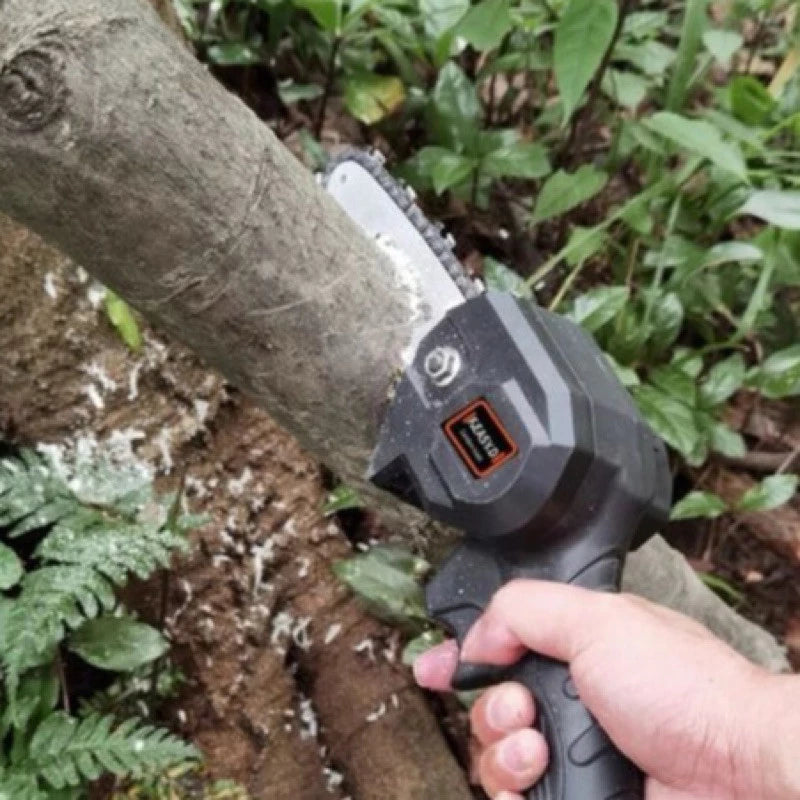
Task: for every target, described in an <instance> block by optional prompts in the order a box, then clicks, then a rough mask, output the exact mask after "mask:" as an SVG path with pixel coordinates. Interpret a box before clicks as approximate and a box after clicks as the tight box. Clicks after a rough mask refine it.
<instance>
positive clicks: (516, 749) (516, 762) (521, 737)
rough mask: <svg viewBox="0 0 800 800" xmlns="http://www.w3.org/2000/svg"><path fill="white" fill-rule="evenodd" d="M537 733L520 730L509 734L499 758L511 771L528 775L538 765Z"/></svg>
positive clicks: (501, 748)
mask: <svg viewBox="0 0 800 800" xmlns="http://www.w3.org/2000/svg"><path fill="white" fill-rule="evenodd" d="M535 736H536V734H535V733H534V732H533V731H532V730H530V731H520V732H519V733H516V734H514V735H513V736H509V737H508V739H506V740H505V741H504V742H503V743H502V744H501V745H500V752H499V753H498V760H499V761H500V763H501V764H502V766H504V767H505V768H506V769H507V770H509V772H512V773H514V774H515V775H526V774H527V773H529V772H530V771H531V770H532V769H533V768H534V767H535V766H536V755H537V754H536V741H535Z"/></svg>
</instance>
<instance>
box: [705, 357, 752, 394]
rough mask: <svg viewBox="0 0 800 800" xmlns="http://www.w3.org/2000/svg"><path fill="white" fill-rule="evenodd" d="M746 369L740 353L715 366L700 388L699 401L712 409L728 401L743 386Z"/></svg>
mask: <svg viewBox="0 0 800 800" xmlns="http://www.w3.org/2000/svg"><path fill="white" fill-rule="evenodd" d="M746 373H747V367H746V366H745V363H744V358H742V356H741V354H740V353H736V354H734V355H732V356H730V358H726V359H725V360H724V361H720V362H719V363H718V364H715V365H714V366H713V367H712V368H711V370H710V372H709V373H708V377H707V378H706V379H705V380H704V381H703V383H702V384H701V386H700V400H701V402H702V404H703V405H704V406H706V407H707V408H714V407H715V406H719V405H722V403H724V402H726V401H727V400H730V399H731V397H733V395H735V394H736V392H738V391H739V389H741V388H742V386H744V380H745V376H746Z"/></svg>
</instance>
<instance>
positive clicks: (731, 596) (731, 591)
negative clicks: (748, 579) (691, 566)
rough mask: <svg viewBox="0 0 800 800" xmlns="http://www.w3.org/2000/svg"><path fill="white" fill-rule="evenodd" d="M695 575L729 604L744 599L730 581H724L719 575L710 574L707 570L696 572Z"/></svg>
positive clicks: (735, 603) (737, 602) (736, 603)
mask: <svg viewBox="0 0 800 800" xmlns="http://www.w3.org/2000/svg"><path fill="white" fill-rule="evenodd" d="M697 577H698V578H700V580H701V581H703V583H704V584H705V585H706V586H708V588H709V589H711V590H712V591H714V592H716V593H717V594H718V595H719V596H720V597H721V598H722V599H723V600H724V601H725V602H726V603H728V604H729V605H738V604H739V603H741V602H742V601H743V600H744V594H743V593H742V592H740V591H739V590H738V589H737V588H736V587H735V586H734V585H733V584H732V583H730V581H726V580H725V578H720V576H719V575H712V574H711V573H709V572H698V573H697Z"/></svg>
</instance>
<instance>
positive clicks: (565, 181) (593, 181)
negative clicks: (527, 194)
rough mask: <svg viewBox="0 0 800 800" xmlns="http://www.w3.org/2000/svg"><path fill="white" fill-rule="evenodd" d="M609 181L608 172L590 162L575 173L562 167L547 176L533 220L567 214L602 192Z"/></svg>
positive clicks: (541, 220) (537, 200) (537, 220)
mask: <svg viewBox="0 0 800 800" xmlns="http://www.w3.org/2000/svg"><path fill="white" fill-rule="evenodd" d="M607 182H608V175H606V173H605V172H601V171H600V170H599V169H597V168H596V167H593V166H591V165H590V164H586V165H585V166H583V167H581V168H580V169H579V170H578V171H577V172H574V173H572V174H570V173H568V172H564V170H559V171H558V172H556V173H554V174H553V175H552V177H550V178H548V180H547V181H546V183H545V184H544V186H543V187H542V190H541V192H540V193H539V196H538V197H537V198H536V207H535V208H534V210H533V223H534V224H536V223H539V222H543V221H544V220H546V219H552V218H553V217H557V216H559V215H561V214H566V213H567V212H568V211H571V210H572V209H573V208H576V207H577V206H579V205H581V204H583V203H585V202H586V201H587V200H591V199H592V198H593V197H595V196H596V195H597V194H599V193H600V192H601V191H602V190H603V188H604V187H605V185H606V183H607Z"/></svg>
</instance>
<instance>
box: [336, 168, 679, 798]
mask: <svg viewBox="0 0 800 800" xmlns="http://www.w3.org/2000/svg"><path fill="white" fill-rule="evenodd" d="M348 170H349V176H350V180H351V181H355V183H356V186H355V187H354V186H352V185H351V186H350V187H349V189H348V192H349V194H351V195H352V196H353V198H354V199H353V200H352V202H350V201H347V200H345V201H344V202H343V201H342V199H341V198H342V196H341V195H340V197H338V198H337V199H339V200H340V202H343V205H344V207H345V209H346V210H347V209H348V206H349V205H356V206H358V209H359V210H357V211H355V212H354V215H353V216H354V218H355V219H356V220H357V221H358V222H359V224H361V225H362V228H364V229H365V231H366V232H367V233H368V234H371V235H373V236H379V235H380V236H390V237H394V244H395V246H397V247H399V248H400V249H401V250H403V252H406V253H409V252H414V248H415V247H418V246H419V239H414V238H412V236H411V234H410V233H409V232H408V225H409V224H410V227H411V230H412V231H414V232H415V234H416V235H417V236H418V237H421V239H422V240H423V241H425V242H427V244H428V252H427V258H428V265H426V266H422V265H421V266H420V269H421V270H423V271H424V272H425V273H426V275H427V278H426V280H427V281H428V283H429V284H431V282H436V281H439V282H441V281H447V280H450V281H451V283H448V284H446V287H447V290H446V291H445V292H444V293H443V294H442V297H443V298H446V301H445V302H443V304H442V307H441V310H440V314H439V315H438V319H433V320H429V321H428V323H427V324H426V325H425V327H424V328H423V329H421V330H420V331H419V334H418V338H417V340H416V341H415V343H414V350H413V353H414V354H413V358H412V360H411V362H410V363H409V364H408V365H407V367H406V369H405V371H404V374H403V376H402V378H401V380H400V382H399V384H398V385H397V387H396V392H395V395H394V397H393V400H392V402H391V404H390V406H389V408H388V410H387V412H386V417H385V420H384V423H383V426H382V429H381V433H380V437H379V441H378V443H377V445H376V448H375V450H374V453H373V456H372V460H371V465H370V478H371V479H372V480H373V481H374V482H375V483H376V484H377V485H379V486H381V487H382V488H384V489H386V490H389V491H391V492H393V493H394V494H396V495H398V496H400V497H402V498H403V499H404V500H406V501H407V502H409V503H412V504H414V505H416V506H418V507H420V508H422V509H424V510H425V511H426V512H427V513H428V514H429V515H430V516H431V517H433V518H434V519H436V520H439V521H441V522H444V523H446V524H449V525H453V526H455V527H458V528H460V529H462V530H463V531H464V532H465V534H466V538H465V542H464V543H463V544H462V545H461V546H460V547H459V548H458V549H457V550H456V552H455V553H454V554H453V555H452V556H451V557H450V559H449V560H448V561H447V562H446V563H445V564H444V565H443V567H442V568H441V569H440V570H439V571H438V573H437V575H436V576H435V577H434V578H433V580H432V581H431V583H430V584H429V586H428V588H427V601H428V608H429V611H430V613H431V616H432V617H434V618H435V619H437V620H438V621H439V622H441V623H442V624H443V625H444V626H445V627H447V628H448V629H449V630H450V632H451V633H452V634H453V635H454V636H455V637H456V638H457V639H458V641H459V643H462V642H463V640H464V638H465V637H466V635H467V633H468V632H469V630H470V628H471V627H472V625H473V624H474V623H475V621H476V620H477V619H478V617H479V616H480V614H481V613H482V612H483V610H484V609H485V608H486V607H487V605H488V604H489V601H490V600H491V598H492V596H493V595H494V594H495V593H496V592H497V590H498V589H500V588H501V587H502V586H503V585H504V584H505V583H507V582H508V581H511V580H515V579H519V578H530V579H538V580H549V581H560V582H563V583H569V584H573V585H578V586H582V587H584V588H587V589H593V590H597V591H607V592H616V591H619V588H620V581H621V575H622V567H623V565H624V561H625V556H626V554H627V553H628V551H629V550H630V549H631V548H632V547H633V546H635V545H638V544H640V543H641V542H643V541H644V540H645V539H646V538H648V537H649V536H650V535H651V534H652V533H654V532H655V531H656V530H657V529H658V528H659V527H660V526H661V525H663V524H664V523H665V522H666V520H667V518H668V511H669V505H670V487H671V478H670V474H669V469H668V463H667V457H666V451H665V449H664V446H663V444H662V442H661V441H660V440H659V439H658V438H657V437H656V436H655V435H654V434H653V432H652V431H651V430H650V428H649V427H648V426H647V424H646V423H645V422H644V420H643V419H642V418H641V416H640V414H639V412H638V410H637V408H636V406H635V405H634V403H633V401H632V399H631V397H630V395H629V394H628V393H627V391H626V390H625V389H624V388H623V387H622V385H621V384H620V383H619V381H618V379H617V377H616V375H615V373H614V371H613V370H612V368H611V366H610V364H609V362H608V360H607V358H606V357H605V355H604V354H603V353H602V351H601V350H600V348H599V347H598V346H597V344H596V343H595V342H594V340H593V339H592V338H591V337H590V336H589V335H588V334H586V333H585V332H584V331H583V330H582V329H581V328H580V327H578V326H577V325H575V324H574V323H572V322H570V321H569V320H567V319H565V318H563V317H560V316H558V315H555V314H552V313H549V312H547V311H544V310H542V309H540V308H537V307H536V306H534V305H533V304H532V303H530V302H529V301H525V300H520V299H517V298H515V297H512V296H511V295H508V294H502V293H496V292H488V293H479V292H477V291H476V290H475V289H474V284H472V283H471V282H469V279H468V278H466V276H464V275H463V273H458V272H457V271H456V270H455V266H454V265H457V262H454V257H453V255H452V252H451V251H450V249H449V247H448V246H447V243H446V241H445V240H444V239H443V238H441V237H439V234H438V233H437V232H436V231H435V229H433V228H432V227H431V226H430V223H428V222H427V220H425V218H424V217H423V216H422V215H421V212H419V209H417V208H416V206H414V205H413V201H412V200H409V198H408V196H407V195H406V194H405V192H403V190H402V188H400V187H398V185H397V184H395V183H394V182H393V181H392V179H391V178H390V177H389V176H388V175H386V173H385V172H384V171H383V170H382V167H381V165H380V164H379V163H373V162H372V161H371V160H370V158H369V157H367V156H364V155H363V154H359V155H358V156H357V157H351V158H350V159H349V160H348V158H347V157H345V158H344V159H343V161H341V162H340V163H339V165H338V167H335V168H334V169H333V171H332V172H331V173H330V176H331V177H330V180H329V185H331V184H333V183H335V182H336V179H337V175H339V177H341V175H342V174H348ZM362 173H363V174H362ZM370 177H373V178H374V182H373V183H374V185H373V186H372V187H369V186H368V185H367V183H366V182H367V181H368V180H369V178H370ZM359 182H360V183H361V186H360V187H359V185H358V184H359ZM345 183H346V181H345ZM386 186H388V187H389V190H388V191H385V187H386ZM376 187H378V188H376ZM370 188H371V190H372V191H374V192H376V193H379V192H381V191H382V192H383V194H381V195H380V196H381V197H382V196H383V195H388V197H389V198H390V199H391V207H392V208H397V209H399V216H400V217H402V220H401V219H399V218H398V219H397V220H396V222H394V221H393V219H392V213H390V211H388V210H387V211H386V212H385V213H379V212H376V211H375V209H376V208H377V206H378V195H377V194H376V197H375V198H374V199H375V202H374V203H371V204H368V205H370V209H371V210H370V211H369V212H364V211H363V208H362V203H361V202H360V201H358V200H357V199H355V198H361V200H362V201H363V200H364V199H365V196H366V195H368V194H369V191H370ZM339 191H340V192H341V185H340V187H339ZM401 195H402V196H401ZM348 196H349V195H348ZM404 206H405V208H404ZM366 213H368V215H369V217H370V218H369V220H368V221H365V217H364V214H366ZM420 218H421V221H420ZM403 225H405V226H406V227H405V228H404V227H403ZM442 253H445V254H446V255H445V256H444V257H442ZM419 257H420V258H421V254H419ZM419 263H420V264H421V261H420V262H419ZM431 263H433V264H436V263H441V264H442V266H441V267H440V268H439V272H438V273H437V274H436V275H435V276H432V275H430V274H429V273H430V270H431V269H433V267H432V266H430V264H431ZM465 281H467V283H465ZM451 284H452V285H451ZM454 286H455V287H458V288H460V289H461V290H462V298H463V299H462V300H461V301H460V302H458V303H455V304H454V303H453V302H452V299H453V295H452V289H453V287H454ZM465 287H469V288H470V290H469V291H463V290H464V288H465ZM442 288H443V287H442V285H441V283H440V284H439V286H438V287H434V289H433V294H432V295H431V297H430V298H429V303H430V304H431V305H432V306H433V307H435V304H436V302H437V301H436V297H437V296H438V295H437V292H439V291H441V290H442ZM505 680H516V681H519V682H521V683H523V684H524V685H526V686H527V687H529V688H530V689H531V691H532V692H533V693H534V695H535V696H536V698H537V701H538V705H539V708H540V714H539V719H540V722H539V724H540V726H541V728H542V732H543V733H544V735H545V736H546V738H547V740H548V744H549V747H550V754H551V764H550V768H549V770H548V772H547V774H546V776H545V777H544V779H543V780H542V781H541V782H540V783H539V784H538V785H537V786H536V787H535V788H534V789H532V790H531V792H530V794H529V798H539V799H540V800H640V799H641V797H642V796H643V788H642V779H641V775H640V774H639V772H638V770H637V769H636V768H635V767H634V766H633V765H632V764H630V762H628V761H627V760H626V759H625V758H624V757H623V756H622V755H621V754H620V753H619V752H617V750H616V749H615V748H614V746H613V744H612V743H611V741H610V740H609V739H608V737H607V736H606V734H605V733H604V732H603V731H602V730H601V728H600V727H599V726H598V725H597V723H596V721H595V720H594V719H593V718H592V716H591V715H590V714H589V712H588V711H587V709H586V708H585V707H584V706H583V704H582V703H581V701H580V698H579V695H578V692H577V691H576V689H575V686H574V684H573V682H572V680H571V678H570V674H569V669H568V667H567V666H566V665H564V664H560V663H557V662H555V661H552V660H550V659H547V658H544V657H542V656H539V655H537V654H534V653H530V654H528V655H527V656H526V657H525V658H524V659H523V660H522V661H521V662H520V663H518V664H516V665H514V666H513V667H511V668H497V667H492V666H488V665H482V664H467V663H462V664H461V665H460V667H459V669H458V671H457V674H456V676H455V680H454V687H455V688H458V689H476V688H482V687H486V686H489V685H493V684H496V683H499V682H502V681H505Z"/></svg>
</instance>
